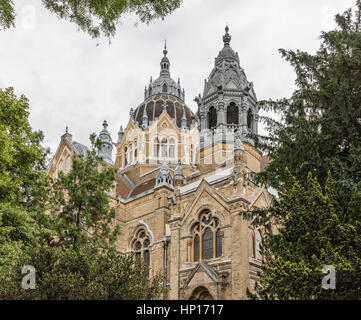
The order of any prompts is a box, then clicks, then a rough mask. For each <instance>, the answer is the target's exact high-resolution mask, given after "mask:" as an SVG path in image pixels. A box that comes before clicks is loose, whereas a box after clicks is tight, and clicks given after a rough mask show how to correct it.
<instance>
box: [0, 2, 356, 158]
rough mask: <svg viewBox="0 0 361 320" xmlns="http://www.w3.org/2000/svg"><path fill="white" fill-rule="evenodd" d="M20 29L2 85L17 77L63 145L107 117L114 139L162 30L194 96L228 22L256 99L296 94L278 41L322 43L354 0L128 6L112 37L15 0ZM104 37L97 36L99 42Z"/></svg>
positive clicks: (2, 54)
mask: <svg viewBox="0 0 361 320" xmlns="http://www.w3.org/2000/svg"><path fill="white" fill-rule="evenodd" d="M14 2H15V4H16V10H17V14H18V16H17V19H16V28H15V29H12V30H8V31H5V32H4V31H1V32H0V87H1V88H5V87H9V86H12V87H14V88H15V91H16V93H17V94H22V93H23V94H25V95H26V96H27V97H28V99H29V100H30V122H31V125H32V127H33V128H34V129H35V130H38V129H41V130H42V131H43V132H44V134H45V145H46V146H50V147H51V150H52V152H55V150H56V148H57V145H58V143H59V141H60V136H61V135H62V134H63V133H64V132H65V127H66V126H68V127H69V132H70V133H72V134H73V139H74V140H76V141H79V142H82V143H85V144H87V145H89V140H88V137H89V134H90V133H91V132H96V133H98V132H99V131H100V130H101V129H102V126H101V124H102V122H103V120H104V119H106V120H107V121H108V123H109V128H108V129H109V131H110V132H111V134H112V137H113V141H116V139H117V132H118V129H119V126H120V125H121V124H122V125H123V127H125V126H126V125H127V123H128V120H129V110H130V108H131V107H132V108H133V109H134V108H136V107H137V106H138V105H139V104H140V103H141V102H142V100H143V98H144V87H145V86H146V85H148V83H149V78H150V76H153V79H156V78H157V77H158V76H159V71H160V66H159V63H160V59H161V57H162V50H163V44H164V39H165V38H166V39H167V49H168V58H169V60H170V63H171V66H170V72H171V76H172V78H173V79H175V80H176V81H177V79H178V77H180V79H181V85H182V86H183V87H184V88H185V92H186V103H187V104H188V106H189V107H190V108H191V109H192V110H193V111H194V112H195V111H196V103H195V102H194V101H193V98H194V97H195V96H196V95H198V93H202V92H203V83H204V79H205V78H207V77H208V76H209V74H210V72H211V70H212V68H213V65H214V58H215V57H216V56H217V55H218V52H219V51H220V50H221V49H222V47H223V42H222V36H223V34H224V27H225V24H226V23H228V25H229V28H230V31H229V33H230V34H231V36H232V41H231V47H232V48H233V49H234V50H235V51H237V52H238V54H239V58H240V62H241V66H242V67H243V68H244V70H245V72H246V75H247V78H248V80H249V81H253V83H254V87H255V90H256V94H257V96H258V99H259V100H261V99H268V98H282V97H288V96H290V94H291V93H292V91H293V89H294V79H295V75H294V72H293V70H292V68H291V67H290V66H289V64H288V63H287V62H285V61H284V60H282V59H281V57H280V54H279V53H278V49H279V48H285V49H301V50H305V51H308V52H315V51H316V50H317V49H318V47H319V43H320V42H319V39H318V37H319V35H320V32H321V31H322V30H329V29H332V28H334V27H335V23H334V15H335V14H336V13H341V12H343V11H345V10H346V9H348V8H350V7H354V4H355V0H342V1H340V0H303V1H301V0H272V1H269V0H252V1H243V0H227V1H224V0H184V2H183V3H182V5H181V7H180V8H179V9H177V10H176V11H175V12H174V13H173V14H171V15H169V16H167V17H166V18H165V20H164V21H162V20H158V21H155V22H153V23H151V24H150V25H142V24H139V25H138V26H137V27H135V26H134V23H135V21H136V19H135V18H134V17H133V16H130V15H127V16H125V17H124V18H123V21H122V23H121V25H119V27H118V31H117V33H116V35H115V37H114V39H113V40H112V43H111V44H109V43H108V41H107V39H101V40H94V39H91V37H90V36H89V35H87V34H85V33H83V32H81V31H78V30H77V28H76V26H75V25H73V24H71V23H69V22H66V21H63V20H59V19H58V18H56V16H55V15H54V14H52V13H51V12H49V11H47V10H46V9H45V8H43V6H42V5H41V1H40V0H26V1H25V0H15V1H14ZM97 43H99V45H98V46H97Z"/></svg>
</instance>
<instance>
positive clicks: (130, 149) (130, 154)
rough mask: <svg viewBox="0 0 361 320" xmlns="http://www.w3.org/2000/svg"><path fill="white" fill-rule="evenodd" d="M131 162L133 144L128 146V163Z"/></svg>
mask: <svg viewBox="0 0 361 320" xmlns="http://www.w3.org/2000/svg"><path fill="white" fill-rule="evenodd" d="M132 163H133V145H132V144H131V145H130V146H129V164H132Z"/></svg>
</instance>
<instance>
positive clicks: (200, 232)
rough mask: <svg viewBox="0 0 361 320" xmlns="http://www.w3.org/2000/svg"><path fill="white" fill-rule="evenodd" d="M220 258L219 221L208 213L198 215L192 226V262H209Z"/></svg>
mask: <svg viewBox="0 0 361 320" xmlns="http://www.w3.org/2000/svg"><path fill="white" fill-rule="evenodd" d="M221 256H222V235H221V230H220V225H219V220H218V219H217V218H215V217H212V215H211V214H210V212H209V211H206V212H204V213H202V214H201V215H200V218H199V222H197V223H196V224H195V225H194V226H193V261H199V260H203V259H204V260H209V259H214V258H218V257H221Z"/></svg>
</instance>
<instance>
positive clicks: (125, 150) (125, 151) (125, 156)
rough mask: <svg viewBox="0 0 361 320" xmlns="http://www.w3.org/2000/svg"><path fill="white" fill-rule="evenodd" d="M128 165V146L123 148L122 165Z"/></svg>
mask: <svg viewBox="0 0 361 320" xmlns="http://www.w3.org/2000/svg"><path fill="white" fill-rule="evenodd" d="M127 165H128V148H127V147H125V148H124V166H127Z"/></svg>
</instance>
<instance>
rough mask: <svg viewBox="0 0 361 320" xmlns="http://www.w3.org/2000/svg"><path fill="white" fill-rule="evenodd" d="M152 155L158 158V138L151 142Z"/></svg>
mask: <svg viewBox="0 0 361 320" xmlns="http://www.w3.org/2000/svg"><path fill="white" fill-rule="evenodd" d="M153 148H154V149H153V156H154V158H158V157H159V140H158V138H155V139H154V144H153Z"/></svg>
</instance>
